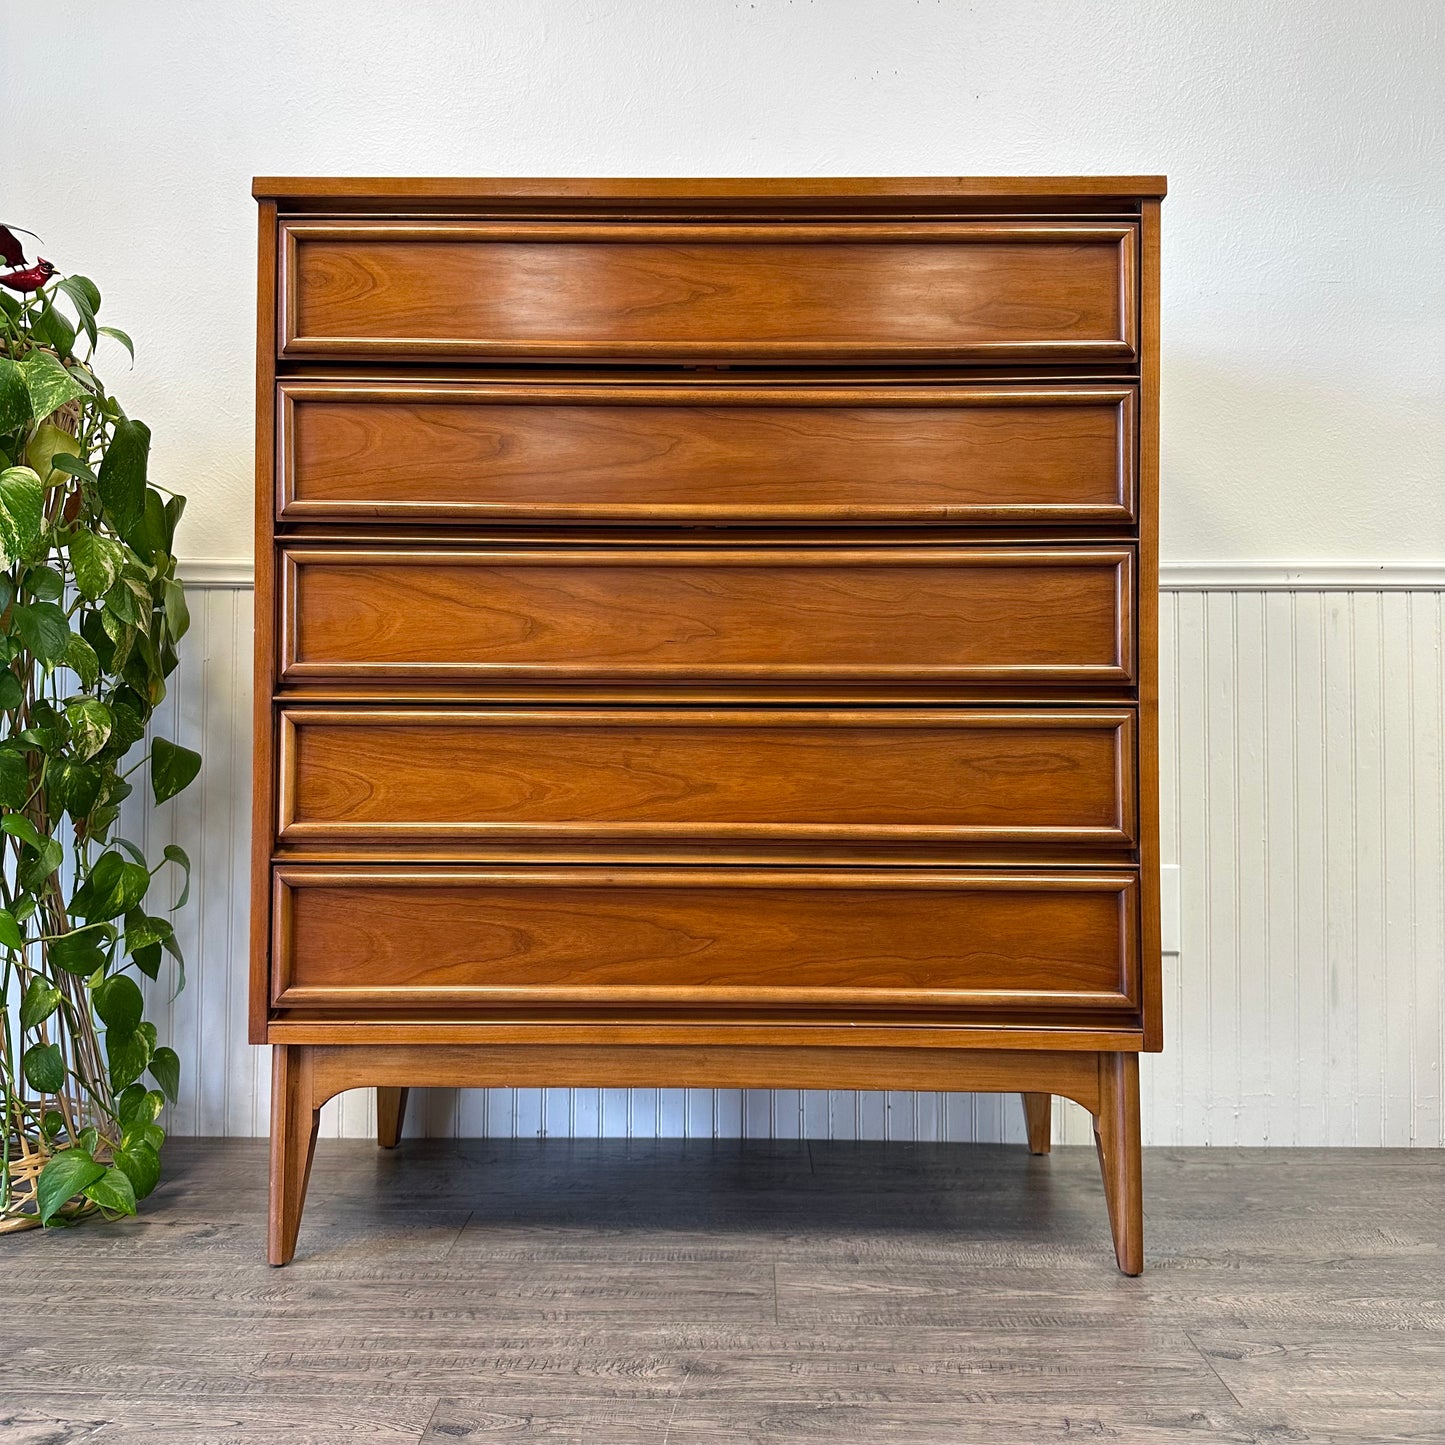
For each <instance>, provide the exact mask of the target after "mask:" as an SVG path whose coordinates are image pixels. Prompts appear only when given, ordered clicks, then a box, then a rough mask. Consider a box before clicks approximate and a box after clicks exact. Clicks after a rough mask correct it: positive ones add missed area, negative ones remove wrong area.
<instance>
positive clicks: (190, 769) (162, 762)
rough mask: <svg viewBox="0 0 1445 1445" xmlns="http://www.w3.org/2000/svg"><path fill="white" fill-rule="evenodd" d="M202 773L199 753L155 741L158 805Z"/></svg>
mask: <svg viewBox="0 0 1445 1445" xmlns="http://www.w3.org/2000/svg"><path fill="white" fill-rule="evenodd" d="M200 771H201V755H200V754H199V753H197V752H192V751H191V749H190V748H183V747H181V746H180V744H179V743H173V742H169V741H167V739H165V738H157V739H156V740H155V743H154V745H153V746H152V748H151V792H152V793H154V794H155V800H156V802H157V803H164V802H165V801H166V799H167V798H174V797H175V795H176V794H177V793H179V792H180V791H181V790H182V789H183V788H187V787H189V786H190V785H191V783H193V782H194V781H195V777H196V774H197V773H199V772H200ZM165 856H166V857H167V858H169V857H170V856H171V853H170V849H169V848H168V849H166V855H165ZM186 872H187V874H188V875H189V873H190V863H189V861H187V863H186Z"/></svg>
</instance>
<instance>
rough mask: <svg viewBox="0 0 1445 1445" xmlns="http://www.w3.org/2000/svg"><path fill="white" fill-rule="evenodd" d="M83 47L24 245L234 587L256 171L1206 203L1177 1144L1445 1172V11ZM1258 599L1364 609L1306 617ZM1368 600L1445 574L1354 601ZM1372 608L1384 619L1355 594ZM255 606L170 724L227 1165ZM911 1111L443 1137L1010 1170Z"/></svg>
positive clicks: (572, 20) (31, 76)
mask: <svg viewBox="0 0 1445 1445" xmlns="http://www.w3.org/2000/svg"><path fill="white" fill-rule="evenodd" d="M42 8H43V11H44V16H43V20H42V21H39V22H37V23H36V24H33V25H23V26H22V25H10V26H7V27H6V36H5V43H4V48H3V50H0V95H3V97H4V99H3V102H0V105H3V128H0V129H3V134H4V136H5V145H6V158H7V159H6V174H7V182H8V183H7V187H6V190H5V192H4V197H3V203H0V218H3V219H4V220H6V221H9V222H13V223H14V224H18V225H24V226H27V227H29V228H30V229H32V230H35V231H38V232H40V233H41V235H42V236H43V237H44V241H45V244H44V247H43V254H45V255H48V256H50V257H51V258H52V259H53V260H55V261H56V262H57V263H58V264H59V265H60V266H61V267H62V268H65V269H71V270H80V271H84V272H86V273H87V274H90V275H91V276H93V277H94V278H95V279H96V280H97V281H98V282H99V284H100V285H101V287H102V289H103V291H104V292H105V295H106V306H105V314H104V315H103V317H102V319H103V320H109V321H111V322H112V323H113V324H116V325H120V326H122V327H124V328H125V329H127V330H129V331H130V332H131V333H132V334H133V335H134V336H135V338H136V342H137V345H138V348H139V362H138V364H137V366H136V368H135V370H134V371H133V372H129V373H127V372H126V371H125V369H124V365H123V361H124V359H123V357H121V358H119V359H118V360H116V361H113V363H112V365H111V367H110V369H109V376H110V379H111V381H112V383H113V385H114V386H115V387H116V388H117V389H118V390H120V392H121V395H122V396H123V397H124V399H125V401H126V404H127V406H128V407H129V408H130V409H131V410H132V411H133V412H134V413H135V414H137V415H140V416H142V417H144V418H145V419H146V420H148V421H149V422H150V423H151V424H152V426H153V428H154V431H155V438H156V441H155V457H156V468H157V472H158V474H159V475H161V476H162V477H163V479H165V480H167V481H169V482H170V483H172V484H173V485H175V486H176V487H177V488H179V489H180V490H182V491H184V492H186V493H188V494H189V496H190V498H191V506H190V511H189V512H188V515H187V521H186V524H185V530H184V533H183V545H184V547H185V549H186V551H187V553H188V555H189V556H190V557H191V558H192V559H198V560H199V561H200V562H207V561H211V562H214V561H215V560H217V559H246V558H248V557H249V555H250V549H251V540H250V508H251V488H252V477H251V416H252V382H251V374H252V346H253V336H254V332H253V309H252V287H253V257H254V211H253V207H252V203H251V201H250V199H249V185H250V178H251V176H252V174H254V173H288V172H295V173H332V172H336V173H352V174H367V173H374V174H418V173H431V174H443V175H444V174H474V175H488V174H498V175H505V174H516V175H547V174H598V175H605V174H634V175H688V174H709V173H715V174H739V175H748V174H752V175H789V174H800V175H807V174H880V175H886V174H890V173H902V174H926V173H971V174H990V173H1011V172H1035V173H1069V172H1075V171H1080V172H1088V171H1095V172H1131V171H1139V172H1151V173H1152V172H1156V171H1162V172H1165V173H1167V174H1168V175H1169V177H1170V182H1171V187H1172V191H1171V196H1170V198H1169V200H1168V201H1167V202H1166V204H1165V211H1164V217H1165V254H1164V343H1165V352H1164V356H1165V363H1164V385H1165V393H1164V446H1163V462H1164V466H1163V497H1164V502H1163V506H1164V528H1163V543H1164V556H1165V559H1166V562H1168V563H1172V564H1175V566H1174V568H1173V570H1172V571H1171V573H1170V577H1171V579H1172V580H1171V583H1170V585H1171V587H1172V586H1183V587H1185V588H1188V587H1190V586H1192V585H1194V584H1193V583H1192V582H1190V581H1189V580H1188V578H1189V577H1190V576H1192V575H1193V574H1191V573H1189V571H1188V568H1187V566H1186V567H1181V566H1180V565H1179V564H1190V563H1199V564H1216V570H1215V571H1214V572H1212V573H1208V574H1207V580H1211V581H1212V584H1214V585H1216V586H1218V587H1219V588H1221V589H1222V590H1218V591H1213V592H1209V593H1198V592H1193V591H1188V590H1186V591H1181V592H1179V593H1177V594H1174V593H1172V592H1171V593H1170V595H1169V596H1168V597H1166V599H1165V600H1166V605H1165V608H1164V618H1165V623H1166V637H1165V645H1166V653H1165V655H1166V658H1167V659H1170V666H1171V667H1174V668H1175V669H1176V674H1175V675H1176V676H1177V680H1178V693H1177V696H1176V697H1175V698H1174V700H1173V702H1172V704H1171V706H1172V707H1173V708H1174V709H1175V710H1174V711H1173V712H1172V713H1171V714H1170V719H1171V720H1170V721H1169V723H1168V729H1166V733H1167V736H1166V741H1167V742H1168V745H1169V747H1168V749H1167V750H1166V757H1167V758H1168V759H1170V760H1172V761H1170V762H1169V763H1168V772H1167V775H1166V779H1165V782H1166V799H1167V802H1168V808H1169V810H1170V811H1169V812H1168V813H1167V814H1166V827H1167V831H1166V847H1168V848H1172V849H1173V850H1174V854H1173V856H1174V858H1175V859H1176V860H1177V861H1178V862H1180V864H1181V867H1182V873H1181V877H1182V888H1183V896H1184V919H1183V929H1184V941H1183V952H1182V954H1181V955H1180V958H1179V959H1178V960H1177V961H1171V964H1170V966H1171V970H1172V972H1171V975H1170V977H1171V990H1172V992H1171V995H1170V998H1171V1010H1172V1013H1171V1017H1170V1020H1169V1025H1170V1046H1169V1052H1168V1053H1166V1054H1165V1056H1164V1057H1163V1059H1162V1060H1160V1061H1157V1062H1154V1063H1153V1064H1151V1066H1150V1072H1149V1075H1148V1085H1147V1110H1148V1118H1149V1129H1150V1132H1151V1137H1153V1138H1155V1139H1158V1140H1167V1141H1173V1142H1221V1143H1224V1142H1232V1141H1234V1140H1235V1139H1240V1140H1248V1141H1257V1140H1258V1141H1262V1140H1266V1139H1269V1140H1276V1141H1284V1142H1300V1143H1306V1142H1319V1143H1324V1142H1358V1143H1375V1142H1415V1141H1418V1142H1426V1143H1435V1144H1439V1143H1441V1142H1445V1141H1442V1135H1441V1113H1442V1109H1441V1040H1442V1036H1445V1017H1442V1002H1441V1001H1442V994H1445V932H1442V901H1441V897H1440V878H1441V873H1442V868H1445V864H1442V858H1441V836H1440V818H1441V814H1442V812H1445V799H1442V798H1441V794H1440V787H1441V777H1442V772H1441V763H1440V753H1441V738H1442V732H1445V724H1442V712H1441V710H1442V702H1441V663H1440V648H1441V644H1442V633H1441V620H1440V606H1441V593H1440V582H1441V578H1442V575H1445V573H1442V569H1441V568H1440V567H1439V566H1434V567H1432V566H1431V565H1430V564H1432V563H1438V562H1439V560H1440V558H1441V557H1442V555H1445V260H1442V237H1445V166H1442V165H1441V163H1440V157H1441V155H1442V128H1445V127H1442V117H1445V104H1442V96H1445V5H1442V4H1441V3H1439V0H1370V3H1368V4H1359V3H1357V0H1323V3H1316V4H1312V5H1301V4H1298V3H1297V0H1191V3H1187V4H1185V3H1173V4H1170V3H1164V0H1052V3H1049V0H992V3H987V4H971V3H963V0H942V3H934V0H928V3H911V0H816V3H805V0H741V3H724V0H610V3H609V0H566V3H563V0H485V3H478V0H413V3H410V4H397V3H394V0H389V3H383V0H306V3H303V4H296V3H294V0H250V3H248V0H240V3H237V4H232V5H210V4H204V3H199V0H193V3H184V4H176V3H162V0H129V3H127V4H125V5H119V4H115V3H113V0H111V3H105V0H89V3H82V0H52V3H50V4H48V5H46V6H44V7H42ZM1251 559H1254V560H1259V559H1281V560H1285V561H1291V562H1299V561H1306V562H1314V563H1323V564H1327V566H1326V570H1323V571H1321V570H1319V569H1318V568H1315V569H1307V570H1306V572H1305V574H1304V581H1303V584H1302V585H1303V589H1304V590H1302V591H1297V592H1294V593H1290V592H1283V593H1273V592H1263V591H1260V590H1259V587H1260V585H1261V584H1260V578H1261V575H1262V574H1258V573H1252V572H1249V571H1248V570H1244V571H1241V570H1240V569H1239V568H1238V567H1237V566H1236V565H1235V564H1237V563H1240V562H1247V561H1249V560H1251ZM1371 560H1380V561H1385V562H1392V561H1393V562H1394V563H1397V564H1403V563H1406V562H1410V561H1414V562H1416V563H1420V564H1425V565H1423V566H1420V567H1417V568H1415V569H1414V570H1413V571H1409V570H1406V569H1403V568H1401V567H1396V568H1395V569H1393V570H1391V569H1387V570H1386V571H1384V572H1381V573H1379V574H1378V575H1377V576H1376V575H1371V574H1369V573H1368V572H1367V571H1366V570H1364V569H1357V570H1356V571H1354V572H1351V571H1350V570H1349V564H1353V563H1360V562H1363V561H1371ZM1331 565H1333V566H1334V567H1336V569H1337V570H1336V571H1333V572H1331V571H1330V570H1328V569H1329V566H1331ZM1338 569H1343V570H1338ZM1342 578H1343V579H1344V581H1345V582H1346V583H1351V581H1352V579H1353V583H1354V584H1360V583H1361V579H1363V585H1362V586H1360V587H1359V590H1356V591H1354V592H1348V591H1346V592H1339V591H1321V590H1318V589H1319V588H1320V587H1321V586H1322V585H1323V584H1324V583H1329V585H1330V586H1336V585H1338V584H1339V583H1340V581H1341V579H1342ZM1181 579H1184V580H1181ZM1404 581H1409V582H1410V583H1411V584H1412V587H1413V590H1404V591H1396V592H1387V593H1377V592H1376V591H1374V590H1372V589H1373V588H1374V587H1375V586H1376V585H1390V584H1391V583H1392V582H1393V583H1401V582H1404ZM248 609H249V598H248V597H247V596H246V594H245V591H244V589H243V588H242V589H234V590H224V589H223V590H219V591H215V592H212V593H210V594H209V595H208V598H207V601H206V604H205V606H204V608H202V609H199V610H200V611H201V613H202V614H203V615H202V616H201V618H200V620H199V621H198V626H197V630H196V634H195V635H194V637H193V639H192V642H191V646H190V648H189V651H188V657H187V663H186V669H185V676H184V677H183V679H182V686H181V688H180V689H179V690H178V692H177V694H176V704H175V705H176V707H177V708H178V709H179V710H180V716H179V719H178V725H179V726H180V727H181V728H182V730H183V731H184V732H185V734H186V735H187V736H188V737H195V738H199V739H200V740H201V745H202V746H203V747H204V750H205V752H206V757H207V762H206V770H205V773H204V775H203V780H202V786H201V787H200V788H199V789H198V790H197V791H195V792H194V793H193V794H191V795H189V796H188V797H184V798H182V799H180V800H177V802H176V803H174V804H172V805H170V807H171V810H172V815H170V816H164V817H162V818H158V819H156V820H154V821H153V823H152V824H151V825H150V826H153V827H154V829H155V830H156V834H157V836H159V834H160V832H161V831H163V830H167V829H171V828H174V829H176V830H177V831H178V833H179V834H180V835H181V836H183V837H184V838H185V839H186V840H187V841H188V842H189V843H190V844H191V845H192V846H193V848H194V851H195V852H196V853H197V854H198V855H199V857H200V859H201V877H200V901H199V906H198V907H196V908H195V909H193V911H192V914H191V917H190V920H189V921H188V922H187V924H186V927H187V928H188V929H190V930H192V935H193V943H194V948H193V952H195V953H197V954H198V958H197V962H196V966H195V969H194V974H193V983H192V987H191V989H190V990H189V991H188V992H187V993H186V994H184V995H182V997H181V999H179V1000H177V1002H176V1004H175V1005H174V1007H173V1009H172V1010H171V1012H170V1020H171V1027H172V1031H173V1034H174V1037H175V1041H176V1043H177V1045H178V1047H181V1048H182V1050H183V1054H184V1055H185V1056H186V1057H187V1058H188V1059H189V1060H190V1063H191V1067H190V1070H189V1072H188V1081H189V1082H188V1089H189V1090H190V1092H189V1093H188V1096H187V1098H186V1100H185V1101H184V1102H183V1105H182V1107H181V1108H180V1109H179V1110H177V1111H176V1112H175V1117H174V1123H175V1125H176V1126H177V1127H179V1128H181V1129H186V1130H199V1131H201V1132H214V1131H225V1132H238V1133H246V1132H251V1131H252V1130H253V1129H258V1128H263V1127H264V1117H263V1115H262V1113H261V1112H260V1111H261V1110H262V1109H263V1106H264V1089H265V1084H264V1078H262V1079H260V1080H259V1081H257V1080H256V1079H255V1077H254V1064H255V1059H254V1055H253V1054H252V1052H251V1051H249V1050H248V1049H247V1047H246V1046H245V1044H244V1043H243V1042H242V1041H241V1014H242V1002H243V996H242V986H243V985H242V968H243V963H242V957H241V953H240V951H239V949H238V947H237V944H238V940H240V939H241V938H242V937H243V935H244V924H245V910H246V900H245V895H244V890H243V886H242V885H243V881H244V862H243V859H242V858H241V856H240V853H239V851H238V849H237V843H238V841H239V830H240V829H242V828H243V827H244V818H245V799H244V796H243V794H244V769H245V759H246V748H247V746H248V737H247V732H246V728H247V726H248V724H247V721H246V717H247V713H246V708H247V697H246V690H247V681H246V671H245V653H246V650H247V648H248V647H249V641H250V621H249V611H248ZM1171 629H1172V630H1171ZM1432 789H1433V790H1434V791H1433V792H1432V791H1431V790H1432ZM1263 1031H1268V1032H1267V1041H1268V1044H1269V1048H1268V1049H1267V1050H1266V1048H1265V1043H1266V1034H1265V1032H1263ZM1269 1059H1273V1060H1275V1061H1276V1062H1274V1063H1273V1064H1271V1065H1270V1066H1269V1068H1268V1069H1267V1068H1266V1062H1267V1061H1268V1060H1269ZM894 1102H895V1104H896V1108H894V1109H891V1110H890V1109H889V1108H888V1107H887V1103H888V1101H887V1100H884V1099H882V1097H881V1096H880V1097H878V1098H870V1097H866V1096H865V1097H863V1098H862V1100H861V1102H857V1103H856V1108H855V1101H854V1100H852V1098H851V1096H850V1097H849V1098H847V1099H838V1100H834V1101H833V1102H832V1103H830V1102H829V1101H828V1100H827V1099H826V1098H822V1099H817V1098H805V1099H803V1100H797V1099H787V1098H784V1099H781V1100H779V1099H777V1098H769V1097H768V1096H757V1097H750V1098H748V1099H742V1098H739V1097H733V1096H725V1095H719V1096H716V1097H714V1096H711V1095H698V1096H689V1097H688V1098H686V1099H684V1098H681V1096H678V1097H671V1096H669V1097H667V1098H661V1099H659V1098H651V1099H649V1098H648V1097H634V1098H633V1099H631V1100H630V1101H629V1100H628V1099H627V1098H626V1097H625V1096H621V1095H618V1096H615V1097H612V1098H610V1099H601V1100H599V1099H596V1098H595V1097H591V1098H589V1096H587V1095H586V1094H578V1095H573V1094H571V1093H569V1092H568V1091H552V1092H551V1093H550V1094H549V1095H548V1096H547V1098H546V1099H543V1098H542V1097H541V1096H532V1095H525V1094H524V1095H516V1096H513V1095H509V1094H502V1093H494V1094H492V1095H478V1096H469V1097H467V1098H464V1099H461V1100H458V1099H455V1098H451V1097H449V1096H441V1095H439V1096H438V1097H436V1098H435V1099H433V1100H432V1103H431V1108H432V1111H433V1113H432V1116H431V1118H430V1120H429V1123H430V1124H431V1126H432V1127H434V1128H437V1129H439V1130H453V1129H459V1130H461V1131H462V1132H474V1131H477V1130H482V1129H485V1130H488V1131H492V1132H503V1133H505V1132H510V1131H512V1130H514V1129H515V1130H517V1131H520V1132H523V1133H526V1132H532V1131H534V1129H535V1128H536V1127H539V1126H540V1125H541V1124H542V1123H543V1122H546V1123H547V1126H548V1127H549V1128H550V1129H551V1130H552V1131H553V1132H558V1131H561V1130H565V1129H567V1128H569V1127H575V1128H577V1129H579V1130H581V1131H583V1132H588V1131H594V1130H596V1129H598V1128H601V1129H604V1130H607V1131H609V1132H611V1131H614V1130H622V1131H626V1130H628V1129H632V1130H637V1131H640V1132H650V1131H652V1130H653V1129H656V1128H658V1127H662V1128H663V1129H665V1130H670V1129H674V1128H678V1129H680V1128H682V1127H687V1128H689V1129H692V1130H693V1131H694V1132H712V1131H714V1130H716V1131H718V1132H722V1133H727V1132H737V1131H738V1130H739V1129H741V1128H744V1127H747V1128H749V1129H750V1131H752V1132H757V1131H758V1130H766V1129H776V1130H778V1131H779V1132H790V1131H791V1132H797V1131H798V1130H799V1129H808V1130H813V1129H822V1130H824V1131H827V1130H832V1131H834V1132H842V1133H848V1132H849V1131H851V1130H853V1129H855V1128H856V1129H861V1130H862V1131H863V1132H867V1133H880V1132H885V1131H888V1130H892V1131H893V1132H895V1133H904V1134H907V1133H910V1132H916V1133H918V1134H919V1135H920V1136H927V1137H933V1136H938V1137H969V1136H972V1135H973V1134H974V1133H978V1134H980V1135H985V1136H987V1135H990V1134H997V1133H998V1131H999V1130H1001V1129H1002V1128H1003V1127H1004V1116H1002V1115H1000V1114H999V1113H998V1112H997V1109H998V1105H997V1104H996V1103H994V1102H992V1101H982V1102H980V1103H979V1104H977V1105H975V1104H973V1103H971V1102H967V1103H959V1102H957V1101H955V1102H954V1103H953V1104H950V1105H945V1103H944V1102H943V1101H940V1100H937V1099H931V1098H929V1097H926V1096H925V1097H922V1098H921V1099H920V1100H919V1101H914V1100H913V1099H912V1098H911V1097H909V1098H907V1099H902V1098H900V1099H898V1100H895V1101H894ZM366 1109H367V1106H366V1104H365V1103H364V1102H355V1103H347V1104H345V1105H344V1106H343V1108H342V1109H341V1110H339V1111H338V1110H333V1111H332V1115H331V1120H332V1126H333V1127H342V1125H343V1124H344V1125H345V1127H347V1128H348V1129H360V1128H363V1127H364V1126H365V1125H366V1122H367V1120H366ZM1008 1117H1009V1118H1010V1119H1011V1118H1012V1115H1011V1114H1010V1115H1009V1116H1008ZM649 1121H650V1122H649ZM1009 1127H1010V1128H1012V1127H1013V1126H1012V1125H1009Z"/></svg>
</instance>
